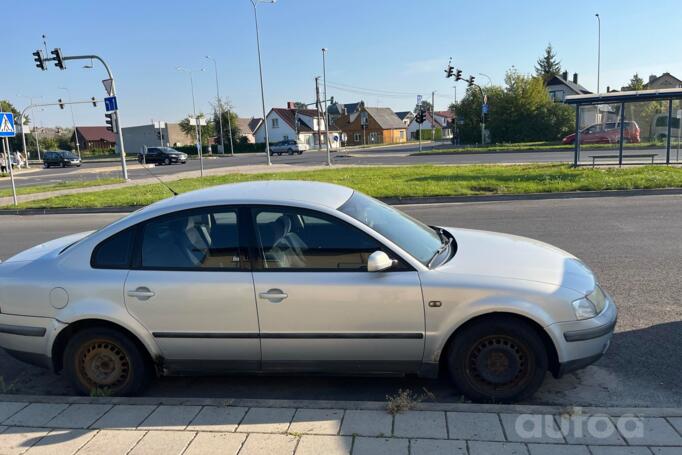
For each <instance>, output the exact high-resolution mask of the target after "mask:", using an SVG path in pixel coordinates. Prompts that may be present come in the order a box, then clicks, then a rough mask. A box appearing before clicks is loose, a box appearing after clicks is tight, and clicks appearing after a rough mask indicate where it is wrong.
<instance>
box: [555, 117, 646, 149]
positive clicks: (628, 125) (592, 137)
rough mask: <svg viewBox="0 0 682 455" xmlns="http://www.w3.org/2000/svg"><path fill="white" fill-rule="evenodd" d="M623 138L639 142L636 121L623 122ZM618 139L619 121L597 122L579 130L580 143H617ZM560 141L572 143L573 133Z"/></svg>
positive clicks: (573, 140)
mask: <svg viewBox="0 0 682 455" xmlns="http://www.w3.org/2000/svg"><path fill="white" fill-rule="evenodd" d="M623 140H624V141H625V142H640V139H639V125H637V122H625V129H624V130H623ZM618 141H620V122H618V123H616V122H607V123H603V124H602V123H597V124H595V125H590V126H588V127H587V128H585V129H583V130H582V131H580V143H581V144H617V143H618ZM561 142H562V143H564V144H573V143H574V142H575V133H573V134H569V135H568V136H566V137H565V138H563V139H562V141H561Z"/></svg>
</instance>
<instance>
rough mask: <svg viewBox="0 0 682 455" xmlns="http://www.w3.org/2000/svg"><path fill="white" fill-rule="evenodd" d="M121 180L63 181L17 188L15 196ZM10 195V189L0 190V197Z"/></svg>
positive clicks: (87, 186)
mask: <svg viewBox="0 0 682 455" xmlns="http://www.w3.org/2000/svg"><path fill="white" fill-rule="evenodd" d="M121 182H122V180H121V179H119V178H103V179H95V180H83V181H63V182H60V183H54V184H50V185H31V186H18V185H17V187H16V188H17V194H19V195H21V194H35V193H46V192H49V191H57V190H68V189H71V188H89V187H95V186H101V185H110V184H112V183H121ZM11 195H12V189H11V188H3V189H0V197H7V196H11Z"/></svg>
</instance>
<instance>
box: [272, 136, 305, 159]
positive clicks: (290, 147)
mask: <svg viewBox="0 0 682 455" xmlns="http://www.w3.org/2000/svg"><path fill="white" fill-rule="evenodd" d="M308 149H309V147H308V144H306V143H304V142H298V141H295V140H292V139H287V140H284V141H279V142H275V143H274V144H270V155H273V156H274V155H275V154H277V155H279V156H281V155H282V153H286V154H288V155H293V154H294V153H297V154H299V155H300V154H301V153H303V152H305V151H307V150H308Z"/></svg>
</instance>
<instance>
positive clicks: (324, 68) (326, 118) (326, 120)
mask: <svg viewBox="0 0 682 455" xmlns="http://www.w3.org/2000/svg"><path fill="white" fill-rule="evenodd" d="M326 55H327V48H326V47H323V48H322V77H323V82H324V133H325V143H326V144H327V166H331V165H332V156H331V150H330V149H329V112H327V59H326Z"/></svg>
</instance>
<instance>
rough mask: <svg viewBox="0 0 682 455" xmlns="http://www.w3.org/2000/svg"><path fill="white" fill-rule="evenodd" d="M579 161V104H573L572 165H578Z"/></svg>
mask: <svg viewBox="0 0 682 455" xmlns="http://www.w3.org/2000/svg"><path fill="white" fill-rule="evenodd" d="M579 161H580V105H579V104H576V105H575V155H574V158H573V167H578V162H579Z"/></svg>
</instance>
